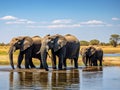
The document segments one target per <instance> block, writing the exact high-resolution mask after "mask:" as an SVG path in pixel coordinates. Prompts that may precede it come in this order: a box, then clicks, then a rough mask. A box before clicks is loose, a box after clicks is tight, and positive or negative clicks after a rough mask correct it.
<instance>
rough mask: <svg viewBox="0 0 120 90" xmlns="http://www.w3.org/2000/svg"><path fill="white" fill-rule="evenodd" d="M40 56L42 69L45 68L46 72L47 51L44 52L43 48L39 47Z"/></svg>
mask: <svg viewBox="0 0 120 90" xmlns="http://www.w3.org/2000/svg"><path fill="white" fill-rule="evenodd" d="M40 54H41V60H42V64H43V67H44V68H45V70H46V71H48V70H49V69H48V65H47V62H46V59H47V51H46V48H45V47H41V49H40Z"/></svg>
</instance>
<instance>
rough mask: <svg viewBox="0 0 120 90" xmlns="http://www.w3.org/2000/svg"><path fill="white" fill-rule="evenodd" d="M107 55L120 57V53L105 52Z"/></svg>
mask: <svg viewBox="0 0 120 90" xmlns="http://www.w3.org/2000/svg"><path fill="white" fill-rule="evenodd" d="M104 56H105V57H118V56H120V53H111V54H110V53H108V54H104Z"/></svg>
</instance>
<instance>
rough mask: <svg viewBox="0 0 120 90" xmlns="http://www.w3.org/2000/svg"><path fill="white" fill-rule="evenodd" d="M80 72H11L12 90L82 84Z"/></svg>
mask: <svg viewBox="0 0 120 90" xmlns="http://www.w3.org/2000/svg"><path fill="white" fill-rule="evenodd" d="M79 77H80V75H79V70H66V71H59V72H58V71H55V72H10V77H9V78H10V79H9V81H10V89H26V88H27V89H35V88H37V89H50V88H51V89H52V88H53V87H54V88H57V87H58V86H60V87H62V88H63V85H64V86H68V85H72V84H77V83H79V82H80V79H79Z"/></svg>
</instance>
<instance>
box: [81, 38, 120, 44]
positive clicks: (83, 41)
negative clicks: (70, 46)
mask: <svg viewBox="0 0 120 90" xmlns="http://www.w3.org/2000/svg"><path fill="white" fill-rule="evenodd" d="M80 45H81V46H88V45H101V46H109V45H112V46H113V44H112V43H111V42H109V43H105V42H100V41H99V40H97V39H93V40H90V41H85V40H81V41H80ZM117 45H120V43H118V44H117Z"/></svg>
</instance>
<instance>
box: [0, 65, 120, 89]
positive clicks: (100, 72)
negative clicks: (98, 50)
mask: <svg viewBox="0 0 120 90" xmlns="http://www.w3.org/2000/svg"><path fill="white" fill-rule="evenodd" d="M6 68H7V67H4V66H1V67H0V90H19V89H20V90H21V89H22V90H33V89H34V90H120V67H89V68H85V67H79V69H72V68H71V67H69V68H68V69H67V70H59V71H58V70H56V71H53V70H52V69H51V71H49V72H46V71H44V70H39V69H38V70H32V69H31V70H29V72H28V70H27V71H25V70H23V71H22V70H21V71H19V72H18V71H9V70H8V71H7V70H6V71H1V69H6Z"/></svg>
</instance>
